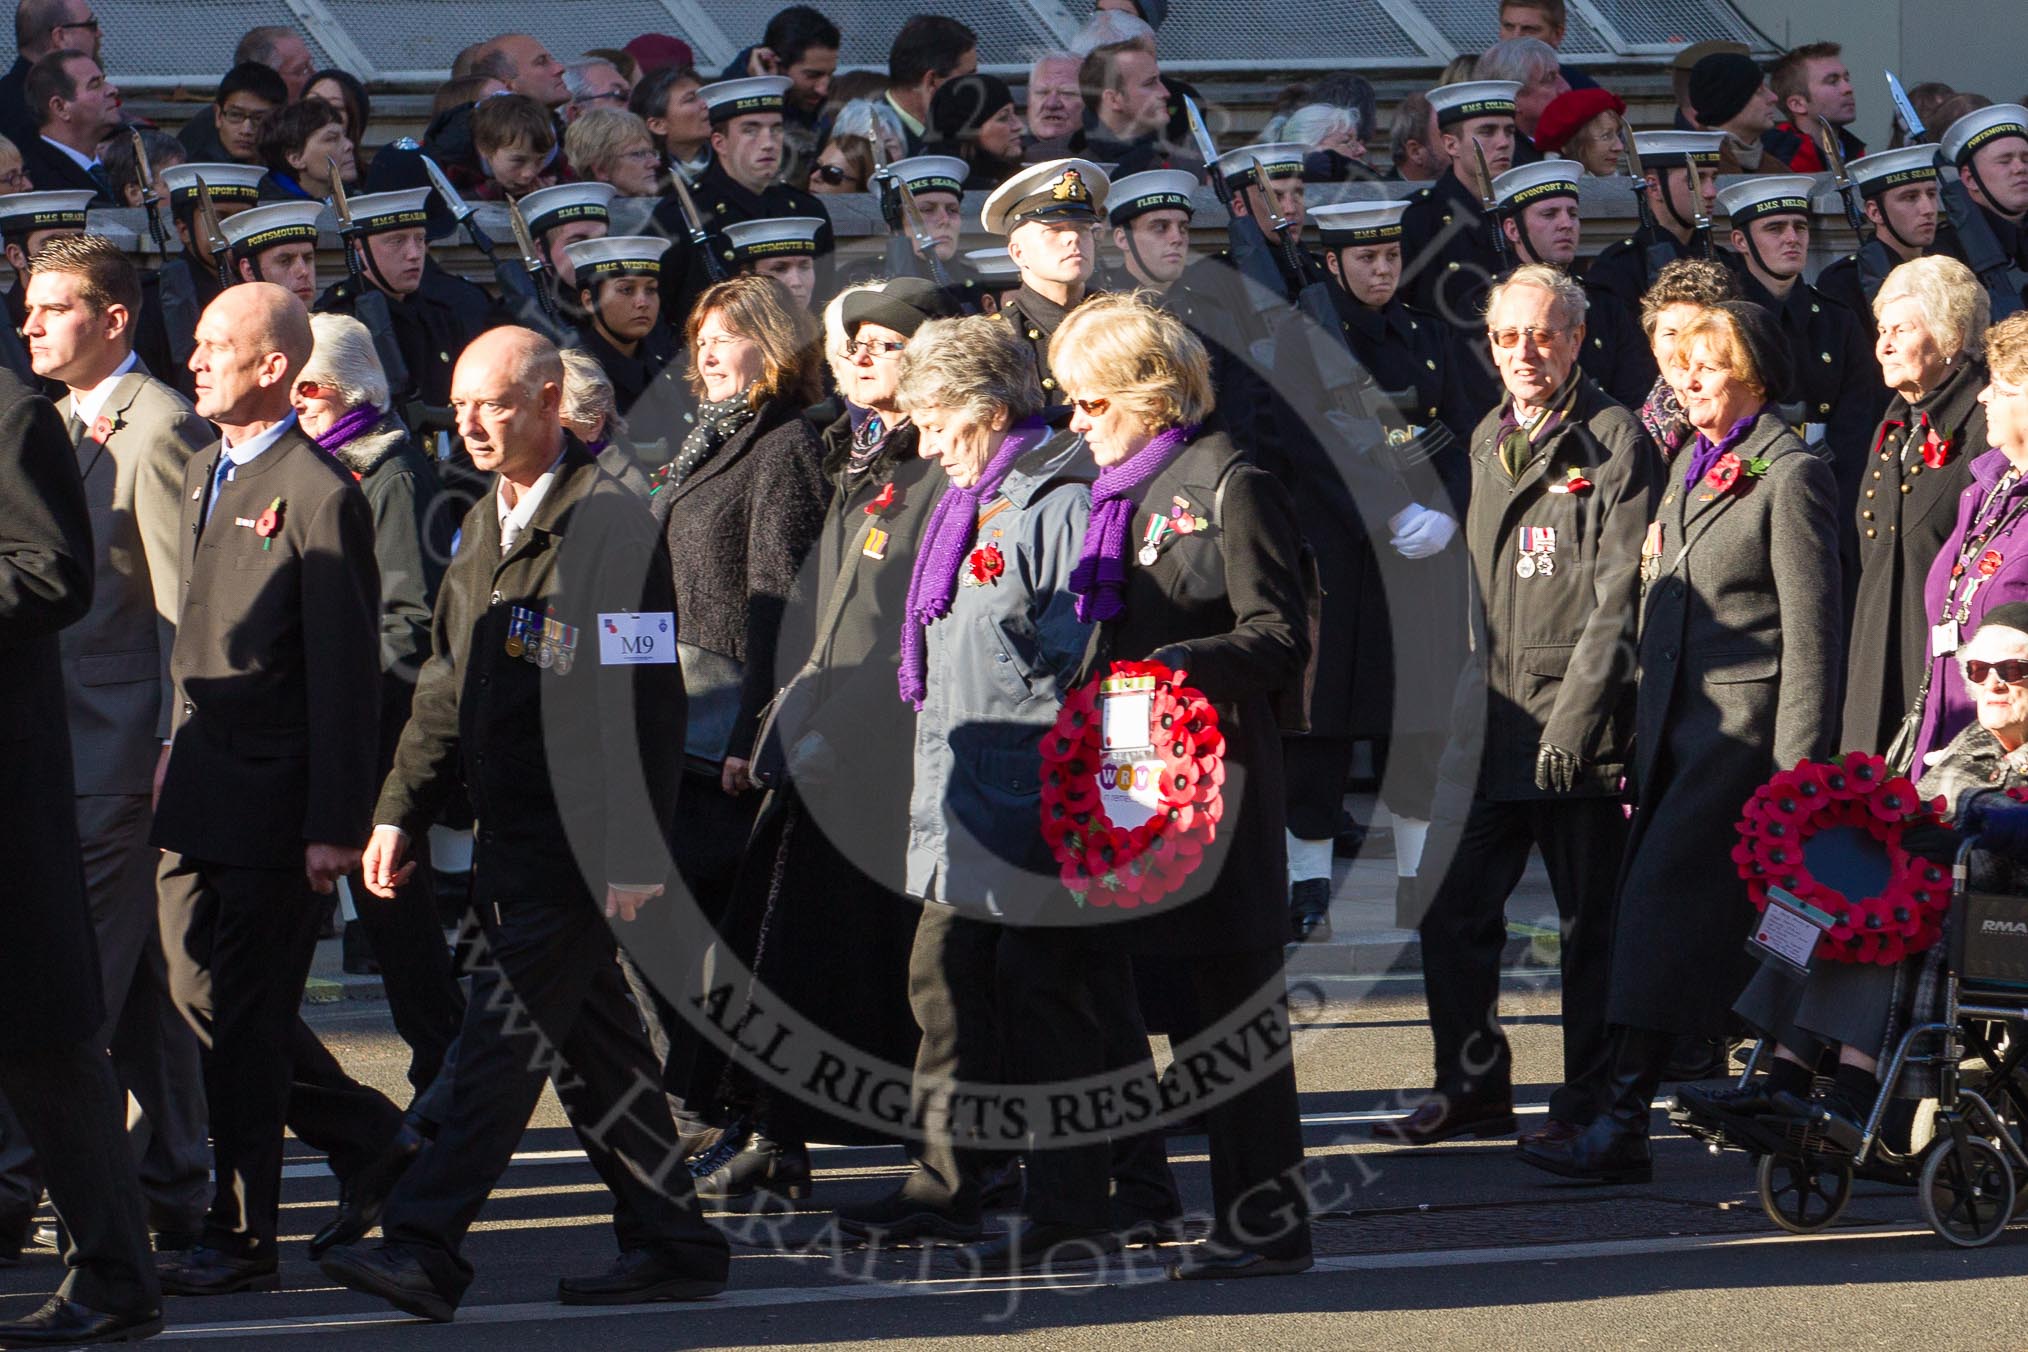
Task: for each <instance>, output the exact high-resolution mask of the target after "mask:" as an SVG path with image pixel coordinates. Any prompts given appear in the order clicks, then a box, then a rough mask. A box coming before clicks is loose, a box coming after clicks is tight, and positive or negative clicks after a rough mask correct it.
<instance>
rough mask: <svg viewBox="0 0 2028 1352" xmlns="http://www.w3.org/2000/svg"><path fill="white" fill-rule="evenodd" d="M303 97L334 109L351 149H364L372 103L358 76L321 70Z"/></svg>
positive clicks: (313, 77)
mask: <svg viewBox="0 0 2028 1352" xmlns="http://www.w3.org/2000/svg"><path fill="white" fill-rule="evenodd" d="M303 97H304V98H306V99H322V100H323V101H324V102H325V103H328V104H330V105H331V106H332V107H333V108H336V109H337V110H338V115H339V116H340V117H343V118H344V119H345V135H346V138H347V139H348V140H350V141H351V142H352V145H353V149H354V150H355V151H357V150H359V149H360V148H362V147H364V146H365V144H366V127H367V124H368V123H370V122H371V121H372V120H373V100H372V98H371V97H370V96H368V94H367V92H366V86H365V85H364V84H361V83H360V81H359V77H358V76H356V75H354V74H352V72H350V71H345V70H336V69H332V70H320V71H318V72H317V73H316V74H315V75H313V76H311V77H310V83H309V84H307V85H305V86H304V87H303ZM432 111H433V112H434V111H435V110H432Z"/></svg>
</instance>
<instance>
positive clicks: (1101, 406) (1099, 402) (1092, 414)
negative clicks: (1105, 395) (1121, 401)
mask: <svg viewBox="0 0 2028 1352" xmlns="http://www.w3.org/2000/svg"><path fill="white" fill-rule="evenodd" d="M1070 402H1071V403H1073V404H1076V405H1077V406H1078V407H1079V408H1080V409H1082V410H1084V416H1085V417H1087V418H1103V417H1105V416H1106V410H1107V409H1109V408H1111V407H1112V406H1113V401H1112V400H1110V399H1073V400H1071V401H1070Z"/></svg>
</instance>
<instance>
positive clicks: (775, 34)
mask: <svg viewBox="0 0 2028 1352" xmlns="http://www.w3.org/2000/svg"><path fill="white" fill-rule="evenodd" d="M843 41H844V39H843V38H842V37H841V36H840V35H839V32H838V25H837V24H835V23H832V22H831V21H830V20H829V19H827V18H825V17H824V15H823V14H822V13H820V12H819V11H817V10H815V9H812V8H811V7H810V6H808V5H790V6H789V7H788V8H787V9H784V10H781V11H780V12H778V13H777V14H776V15H775V16H774V17H773V18H772V19H769V20H768V26H767V28H766V29H765V30H764V31H763V32H762V33H761V40H760V42H759V43H758V44H757V45H755V46H752V47H749V48H747V49H746V50H745V51H743V52H741V53H739V55H737V56H735V57H733V59H732V61H731V63H730V64H728V65H727V66H726V68H725V72H724V73H723V74H722V75H720V76H719V78H720V79H722V80H737V79H739V78H741V77H742V76H747V75H782V76H786V77H787V78H788V81H789V88H788V92H787V93H786V94H785V95H783V98H782V120H783V122H784V123H785V124H787V125H789V126H792V127H796V128H800V129H801V130H802V131H804V132H805V133H806V134H807V136H808V138H809V140H810V142H811V145H812V147H814V145H815V143H816V140H817V135H818V133H819V132H820V131H821V130H822V113H823V109H824V105H825V103H826V102H827V101H829V99H830V97H831V80H832V77H833V76H835V75H836V74H837V72H838V48H839V46H840V44H841V43H842V42H843Z"/></svg>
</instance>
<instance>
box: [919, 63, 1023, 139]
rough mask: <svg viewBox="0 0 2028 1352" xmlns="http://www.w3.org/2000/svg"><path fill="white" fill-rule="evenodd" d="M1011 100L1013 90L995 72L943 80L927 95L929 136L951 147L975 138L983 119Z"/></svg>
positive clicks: (983, 123)
mask: <svg viewBox="0 0 2028 1352" xmlns="http://www.w3.org/2000/svg"><path fill="white" fill-rule="evenodd" d="M1013 104H1014V91H1013V90H1011V89H1009V88H1008V87H1007V82H1006V81H1005V80H1003V79H1001V78H1000V77H999V76H997V75H987V74H984V73H983V72H974V73H973V74H971V75H960V76H959V77H958V78H957V79H955V80H946V81H944V82H943V83H942V84H941V85H938V86H937V92H936V93H935V94H933V95H932V96H931V97H930V106H929V125H930V131H931V132H932V133H934V135H933V136H932V137H931V139H932V140H934V141H936V142H938V143H939V144H942V145H946V146H950V147H952V148H954V149H955V148H956V147H958V146H960V145H963V144H964V143H965V142H966V141H970V140H974V139H976V138H977V137H978V135H979V128H981V127H983V126H985V125H986V121H987V119H989V118H991V117H992V116H993V115H994V114H995V113H997V112H999V111H1000V110H1001V109H1002V108H1010V107H1012V106H1013Z"/></svg>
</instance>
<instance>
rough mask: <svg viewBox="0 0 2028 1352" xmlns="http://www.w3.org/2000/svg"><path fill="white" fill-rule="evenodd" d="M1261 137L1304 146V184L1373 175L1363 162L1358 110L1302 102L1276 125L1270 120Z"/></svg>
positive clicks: (1362, 143) (1351, 180)
mask: <svg viewBox="0 0 2028 1352" xmlns="http://www.w3.org/2000/svg"><path fill="white" fill-rule="evenodd" d="M1261 136H1262V137H1263V139H1265V140H1267V141H1270V142H1273V141H1293V142H1295V143H1296V144H1297V145H1300V146H1305V147H1307V148H1308V150H1309V154H1308V155H1307V156H1305V158H1304V160H1303V181H1304V182H1305V183H1353V182H1361V181H1364V180H1366V179H1370V178H1375V177H1377V175H1376V174H1375V173H1374V172H1373V168H1372V166H1371V165H1369V164H1367V163H1366V142H1364V141H1363V140H1361V139H1360V138H1359V113H1358V111H1357V110H1356V109H1352V108H1344V107H1340V106H1339V105H1337V104H1335V103H1306V104H1304V105H1303V106H1302V107H1300V108H1297V109H1296V110H1295V111H1294V112H1292V113H1290V114H1289V115H1288V116H1287V117H1284V118H1282V119H1280V122H1279V124H1276V123H1273V122H1270V123H1269V124H1268V125H1267V126H1266V127H1265V128H1263V129H1262V131H1261Z"/></svg>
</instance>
